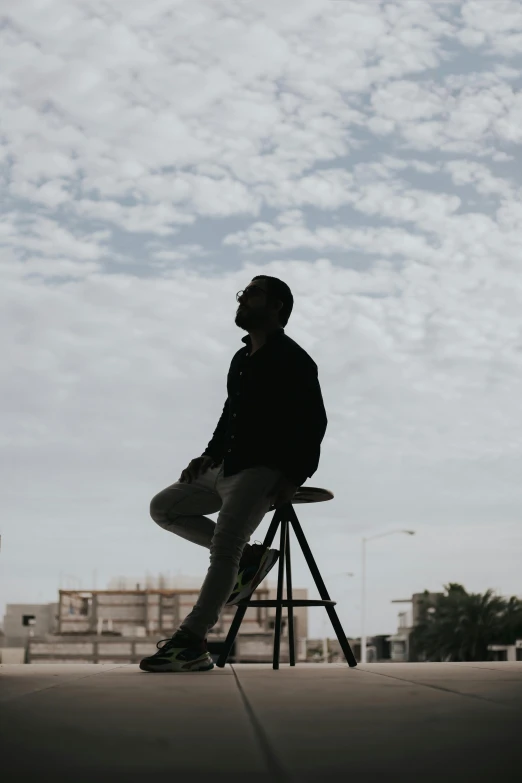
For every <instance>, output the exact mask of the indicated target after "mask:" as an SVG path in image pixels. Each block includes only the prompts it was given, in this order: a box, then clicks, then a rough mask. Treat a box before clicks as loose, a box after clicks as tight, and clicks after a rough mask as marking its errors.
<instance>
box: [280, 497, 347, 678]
mask: <svg viewBox="0 0 522 783" xmlns="http://www.w3.org/2000/svg"><path fill="white" fill-rule="evenodd" d="M291 522H292V526H293V528H294V533H295V535H296V538H297V540H298V541H299V544H300V546H301V549H302V550H303V554H304V556H305V560H306V562H307V563H308V568H309V569H310V571H311V572H312V576H313V578H314V582H315V584H316V585H317V589H318V590H319V595H320V596H321V600H322V601H330V600H331V599H330V596H329V595H328V590H327V589H326V586H325V583H324V582H323V580H322V577H321V574H320V573H319V569H318V568H317V565H316V563H315V560H314V557H313V555H312V552H311V550H310V547H309V546H308V542H307V540H306V538H305V535H304V533H303V530H302V528H301V525H300V524H299V520H298V519H297V514H296V513H295V509H294V507H293V506H292V507H291ZM325 609H326V611H327V612H328V616H329V618H330V621H331V623H332V625H333V629H334V631H335V633H336V635H337V639H338V640H339V644H340V645H341V650H342V651H343V653H344V657H345V658H346V661H347V663H348V666H350V667H354V666H357V661H356V660H355V655H354V654H353V652H352V649H351V647H350V645H349V644H348V640H347V638H346V635H345V633H344V631H343V627H342V625H341V623H340V622H339V618H338V617H337V612H336V611H335V609H334V607H333V606H331V605H328V604H327V605H326V606H325Z"/></svg>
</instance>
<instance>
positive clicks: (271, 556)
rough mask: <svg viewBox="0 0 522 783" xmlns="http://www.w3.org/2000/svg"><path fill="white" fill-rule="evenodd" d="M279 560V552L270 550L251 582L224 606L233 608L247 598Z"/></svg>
mask: <svg viewBox="0 0 522 783" xmlns="http://www.w3.org/2000/svg"><path fill="white" fill-rule="evenodd" d="M278 558H279V550H277V549H270V550H269V552H268V556H267V558H266V560H265V562H264V563H263V565H262V566H261V567H260V569H259V571H258V572H257V574H256V575H255V577H254V578H253V580H252V582H251V583H250V584H249V585H248V586H245V587H244V588H243V590H241V592H240V593H238V594H237V595H236V596H235V597H234V598H233V599H232V600H231V601H227V603H226V604H225V606H234V605H235V604H237V603H238V602H239V601H242V600H243V599H244V598H248V596H249V595H252V593H253V592H254V590H256V589H257V588H258V587H259V585H260V584H261V582H262V581H263V579H264V578H265V577H266V575H267V574H268V572H269V571H270V570H271V569H272V568H273V567H274V565H275V564H276V563H277V560H278Z"/></svg>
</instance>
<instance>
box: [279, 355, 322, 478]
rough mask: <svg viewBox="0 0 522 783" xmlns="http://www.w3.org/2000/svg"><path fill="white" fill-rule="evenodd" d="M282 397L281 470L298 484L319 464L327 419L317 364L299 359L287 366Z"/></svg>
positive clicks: (310, 474) (311, 474)
mask: <svg viewBox="0 0 522 783" xmlns="http://www.w3.org/2000/svg"><path fill="white" fill-rule="evenodd" d="M289 372H290V375H289V377H288V378H287V383H286V393H285V398H286V401H287V411H286V416H285V422H284V428H283V432H282V440H283V443H284V445H283V453H282V455H281V456H282V457H283V459H284V463H283V473H284V475H285V476H286V478H288V479H289V480H290V481H292V482H293V483H294V484H297V486H299V487H300V486H301V485H302V484H304V482H305V481H306V479H307V478H308V477H309V476H313V474H314V473H315V471H316V470H317V468H318V466H319V457H320V454H321V442H322V440H323V438H324V435H325V432H326V427H327V424H328V419H327V416H326V410H325V407H324V402H323V396H322V394H321V387H320V385H319V379H318V373H317V365H316V364H315V363H313V362H307V363H306V364H305V363H299V364H298V365H297V366H295V367H291V368H289Z"/></svg>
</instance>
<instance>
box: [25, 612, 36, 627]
mask: <svg viewBox="0 0 522 783" xmlns="http://www.w3.org/2000/svg"><path fill="white" fill-rule="evenodd" d="M22 625H36V617H35V616H34V614H24V615H22Z"/></svg>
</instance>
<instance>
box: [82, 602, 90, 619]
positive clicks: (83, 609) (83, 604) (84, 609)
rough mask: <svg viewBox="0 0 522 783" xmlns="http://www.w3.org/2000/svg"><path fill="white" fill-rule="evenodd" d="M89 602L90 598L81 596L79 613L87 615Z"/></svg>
mask: <svg viewBox="0 0 522 783" xmlns="http://www.w3.org/2000/svg"><path fill="white" fill-rule="evenodd" d="M90 603H91V599H90V598H82V603H81V606H80V614H82V615H84V616H87V615H88V614H89V606H90Z"/></svg>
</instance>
